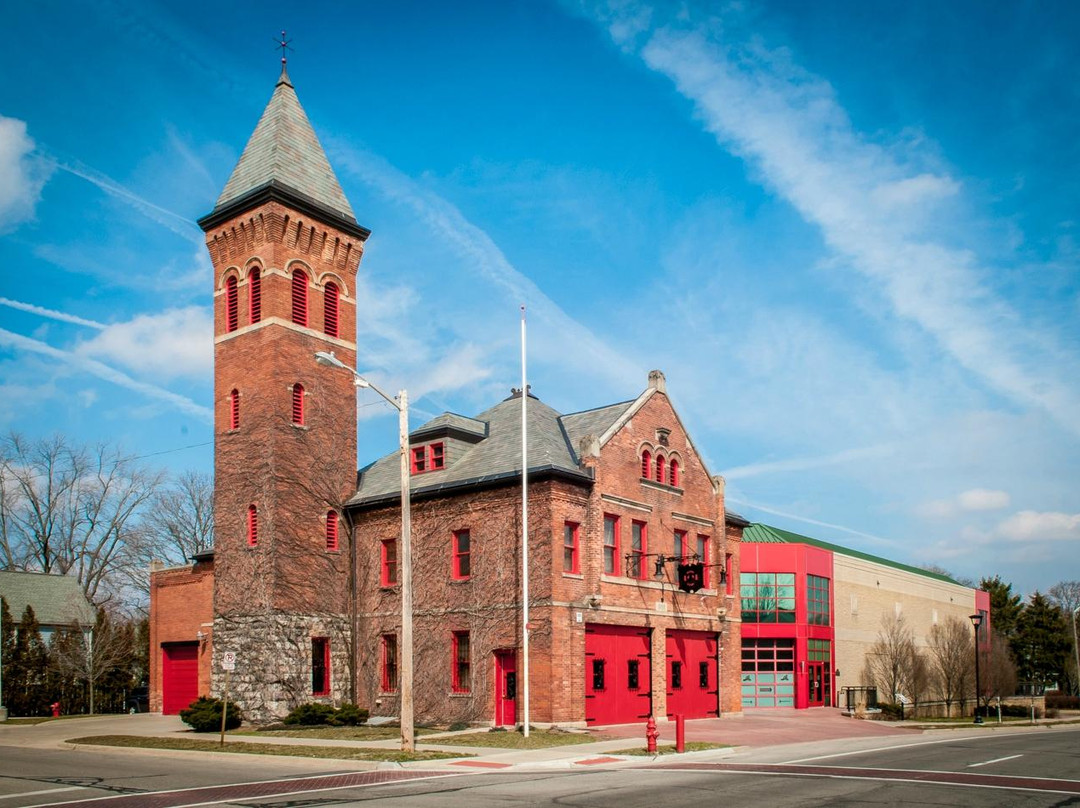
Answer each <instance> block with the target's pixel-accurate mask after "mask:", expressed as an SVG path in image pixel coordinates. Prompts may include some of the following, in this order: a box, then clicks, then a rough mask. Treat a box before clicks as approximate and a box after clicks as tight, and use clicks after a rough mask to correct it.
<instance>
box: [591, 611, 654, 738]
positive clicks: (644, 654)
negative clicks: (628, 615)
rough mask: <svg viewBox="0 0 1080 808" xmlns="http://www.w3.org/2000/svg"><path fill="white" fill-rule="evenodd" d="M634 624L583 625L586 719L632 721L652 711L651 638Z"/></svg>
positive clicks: (645, 630) (606, 721)
mask: <svg viewBox="0 0 1080 808" xmlns="http://www.w3.org/2000/svg"><path fill="white" fill-rule="evenodd" d="M649 631H650V630H649V629H647V628H637V627H635V626H601V625H594V624H590V625H587V626H586V627H585V721H586V723H588V724H632V723H635V722H638V721H645V720H646V719H648V717H649V714H650V713H651V712H652V677H651V676H650V673H649V667H650V664H651V654H650V645H651V637H650V634H649Z"/></svg>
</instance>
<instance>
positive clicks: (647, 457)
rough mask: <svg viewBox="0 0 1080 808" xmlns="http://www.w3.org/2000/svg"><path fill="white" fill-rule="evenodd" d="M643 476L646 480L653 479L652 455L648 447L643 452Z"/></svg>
mask: <svg viewBox="0 0 1080 808" xmlns="http://www.w3.org/2000/svg"><path fill="white" fill-rule="evenodd" d="M641 476H642V477H644V478H645V479H646V480H649V479H652V455H651V454H649V450H648V449H646V450H645V451H644V452H642V453H641Z"/></svg>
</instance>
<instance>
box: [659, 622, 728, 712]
mask: <svg viewBox="0 0 1080 808" xmlns="http://www.w3.org/2000/svg"><path fill="white" fill-rule="evenodd" d="M667 714H668V718H671V717H673V716H675V715H682V716H684V717H686V718H715V717H716V716H718V715H720V712H719V689H718V688H717V677H716V635H715V634H711V633H709V632H707V631H677V630H669V631H668V633H667Z"/></svg>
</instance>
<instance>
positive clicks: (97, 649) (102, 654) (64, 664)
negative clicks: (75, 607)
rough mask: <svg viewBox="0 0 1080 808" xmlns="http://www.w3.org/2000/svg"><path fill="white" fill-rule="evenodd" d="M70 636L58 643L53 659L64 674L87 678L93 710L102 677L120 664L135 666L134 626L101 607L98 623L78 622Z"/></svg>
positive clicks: (80, 678) (55, 666)
mask: <svg viewBox="0 0 1080 808" xmlns="http://www.w3.org/2000/svg"><path fill="white" fill-rule="evenodd" d="M69 639H70V641H69V642H58V643H56V644H55V645H54V647H53V649H52V652H51V653H50V655H49V663H50V665H52V666H53V667H54V668H55V670H56V671H57V672H58V673H59V674H60V675H61V676H64V677H69V678H71V679H74V680H75V681H78V682H86V684H87V687H88V689H89V691H90V705H89V706H90V713H91V714H93V713H94V710H95V704H94V695H95V690H96V686H97V683H98V680H100V679H101V678H102V677H103V676H105V675H107V674H109V673H110V672H112V671H114V670H116V669H117V668H130V667H131V664H132V662H133V660H134V656H135V632H134V628H133V626H132V625H131V624H130V623H126V622H124V621H120V620H116V619H115V618H114V617H113V616H111V615H109V614H108V613H107V612H106V611H105V610H104V609H99V610H98V614H97V619H96V620H95V621H94V624H93V625H85V626H77V627H76V628H75V629H74V630H73V631H72V632H71V636H70V638H69Z"/></svg>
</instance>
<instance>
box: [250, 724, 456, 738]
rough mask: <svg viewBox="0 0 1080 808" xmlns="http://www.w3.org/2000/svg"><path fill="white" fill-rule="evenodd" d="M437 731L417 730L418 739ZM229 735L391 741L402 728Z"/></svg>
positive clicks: (292, 729) (301, 729)
mask: <svg viewBox="0 0 1080 808" xmlns="http://www.w3.org/2000/svg"><path fill="white" fill-rule="evenodd" d="M433 732H437V730H433V729H420V728H417V730H416V737H417V738H419V737H422V736H424V735H430V734H431V733H433ZM229 735H250V736H253V737H260V738H267V737H269V738H315V739H317V740H320V741H389V740H391V739H393V738H400V737H401V727H396V726H379V727H368V726H359V727H274V728H273V729H234V730H232V731H231V732H229Z"/></svg>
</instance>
